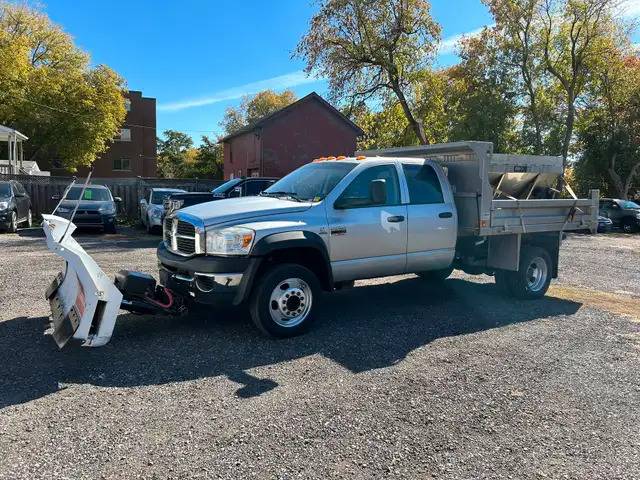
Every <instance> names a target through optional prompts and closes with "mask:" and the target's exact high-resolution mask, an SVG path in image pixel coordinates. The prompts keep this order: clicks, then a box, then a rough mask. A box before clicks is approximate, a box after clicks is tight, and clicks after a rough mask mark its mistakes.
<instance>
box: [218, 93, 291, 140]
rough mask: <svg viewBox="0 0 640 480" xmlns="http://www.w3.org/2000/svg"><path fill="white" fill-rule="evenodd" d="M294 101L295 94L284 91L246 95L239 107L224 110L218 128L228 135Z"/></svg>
mask: <svg viewBox="0 0 640 480" xmlns="http://www.w3.org/2000/svg"><path fill="white" fill-rule="evenodd" d="M296 100H297V98H296V94H295V93H293V91H291V90H285V91H283V92H282V93H277V92H274V91H273V90H264V91H262V92H259V93H257V94H256V95H247V96H245V97H243V99H242V103H241V104H240V106H239V107H228V108H227V109H226V111H225V114H224V117H223V118H222V121H221V122H220V126H221V127H222V128H223V129H224V132H225V133H226V134H227V135H229V134H231V133H234V132H237V131H238V130H240V129H242V128H244V127H246V126H248V125H251V124H253V123H255V122H257V121H258V120H260V119H261V118H263V117H266V116H267V115H270V114H272V113H274V112H276V111H278V110H280V109H282V108H284V107H286V106H288V105H290V104H292V103H293V102H295V101H296Z"/></svg>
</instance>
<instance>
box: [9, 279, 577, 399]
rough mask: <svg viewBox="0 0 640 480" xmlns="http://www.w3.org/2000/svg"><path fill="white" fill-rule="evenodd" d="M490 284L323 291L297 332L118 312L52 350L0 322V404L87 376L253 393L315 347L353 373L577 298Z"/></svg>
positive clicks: (221, 319) (233, 316)
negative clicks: (281, 336)
mask: <svg viewBox="0 0 640 480" xmlns="http://www.w3.org/2000/svg"><path fill="white" fill-rule="evenodd" d="M494 290H495V289H494V285H493V284H478V283H472V282H466V281H463V280H456V279H451V280H447V281H446V282H445V283H444V285H442V286H439V287H434V286H432V285H428V284H425V283H424V282H423V281H421V280H419V279H415V278H404V279H402V280H399V281H396V282H394V283H386V284H381V285H374V286H366V287H358V288H355V289H352V290H347V291H344V292H337V293H335V294H333V295H328V296H327V297H326V298H325V302H324V304H323V306H322V308H321V309H320V311H319V312H318V315H317V321H316V323H315V325H314V326H313V327H312V329H311V330H310V331H309V332H308V333H307V334H306V335H303V336H300V337H297V338H292V339H287V340H273V339H269V338H265V337H262V336H260V335H259V334H258V333H257V332H256V331H255V330H254V329H253V327H252V326H251V325H250V323H249V322H248V321H247V317H248V315H247V313H246V312H245V311H243V310H230V311H225V312H220V313H219V315H218V317H217V318H207V314H206V312H194V313H193V314H192V315H190V316H189V317H185V318H167V317H152V316H134V315H121V316H120V317H119V319H118V323H117V324H116V329H115V332H114V336H113V338H112V340H111V343H109V344H108V345H106V346H105V347H102V348H97V349H84V348H80V347H79V346H76V345H70V346H68V347H67V348H66V349H65V350H63V351H59V350H58V349H57V347H56V346H55V344H54V342H53V340H52V339H51V338H49V337H48V336H44V335H43V333H42V332H43V331H44V328H45V326H46V322H47V321H48V320H47V319H46V318H25V317H18V318H14V319H12V320H7V321H4V322H0V363H1V365H2V367H1V368H2V375H0V408H3V407H6V406H9V405H14V404H19V403H23V402H27V401H30V400H33V399H37V398H40V397H42V396H45V395H47V394H50V393H53V392H56V391H57V390H59V389H60V388H64V385H65V384H74V383H88V384H92V385H96V386H101V387H131V386H142V385H156V384H164V383H168V382H179V381H185V380H192V379H197V378H205V377H215V376H225V377H227V378H229V379H230V380H232V381H234V382H237V383H238V384H240V385H241V387H240V388H239V390H238V391H237V392H236V395H237V396H239V397H242V398H249V397H254V396H257V395H261V394H263V393H265V392H267V391H270V390H272V389H274V388H276V387H277V386H278V384H277V383H276V382H275V381H274V380H271V379H268V378H266V379H261V378H256V377H254V376H252V375H251V374H250V373H248V372H247V371H248V370H251V369H252V368H254V367H259V366H264V365H273V364H277V363H281V362H286V361H289V360H293V359H298V358H302V357H306V356H309V355H314V354H321V355H323V356H325V357H327V358H329V359H331V360H333V361H335V362H338V363H339V364H340V365H342V366H344V367H345V368H347V369H349V370H350V371H351V372H353V373H358V372H363V371H367V370H371V369H376V368H382V367H388V366H390V365H394V364H396V363H398V362H399V361H401V360H402V359H404V358H405V357H406V356H407V355H408V354H409V353H410V352H412V351H413V350H415V349H416V348H419V347H421V346H424V345H426V344H428V343H430V342H432V341H433V340H435V339H438V338H442V337H449V336H455V335H463V334H469V333H473V332H478V331H483V330H489V329H492V328H498V327H503V326H506V325H509V324H514V323H519V322H527V321H531V320H536V319H541V318H547V317H554V316H558V315H571V314H573V313H575V312H576V311H577V310H578V309H579V308H580V304H579V303H575V302H571V301H567V300H561V299H556V298H550V297H547V298H545V299H542V300H539V301H535V302H519V301H513V300H509V299H505V298H502V297H500V296H498V295H497V294H496V293H495V291H494Z"/></svg>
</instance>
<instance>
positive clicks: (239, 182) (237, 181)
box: [211, 177, 278, 198]
mask: <svg viewBox="0 0 640 480" xmlns="http://www.w3.org/2000/svg"><path fill="white" fill-rule="evenodd" d="M277 180H278V179H277V178H267V177H249V178H233V179H231V180H229V181H228V182H225V183H223V184H222V185H220V186H219V187H216V188H214V189H213V191H212V192H211V193H213V196H214V197H216V198H235V197H251V196H253V195H258V194H259V193H260V192H262V191H263V190H266V189H267V188H269V187H270V186H271V185H273V184H274V183H276V181H277Z"/></svg>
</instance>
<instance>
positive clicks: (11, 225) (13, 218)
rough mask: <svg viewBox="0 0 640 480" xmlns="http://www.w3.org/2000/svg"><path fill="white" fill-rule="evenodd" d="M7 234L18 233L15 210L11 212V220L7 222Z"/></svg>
mask: <svg viewBox="0 0 640 480" xmlns="http://www.w3.org/2000/svg"><path fill="white" fill-rule="evenodd" d="M7 231H8V232H9V233H16V232H17V231H18V214H17V213H16V211H15V210H13V211H12V212H11V220H10V221H9V228H8V229H7Z"/></svg>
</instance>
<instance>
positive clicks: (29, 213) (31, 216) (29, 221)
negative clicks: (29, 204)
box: [27, 209, 33, 227]
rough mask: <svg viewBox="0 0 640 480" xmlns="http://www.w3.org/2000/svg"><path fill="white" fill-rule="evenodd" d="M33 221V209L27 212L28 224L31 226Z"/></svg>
mask: <svg viewBox="0 0 640 480" xmlns="http://www.w3.org/2000/svg"><path fill="white" fill-rule="evenodd" d="M32 222H33V215H32V214H31V209H29V211H28V212H27V225H28V226H29V227H30V226H31V223H32Z"/></svg>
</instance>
